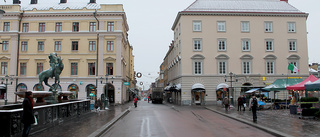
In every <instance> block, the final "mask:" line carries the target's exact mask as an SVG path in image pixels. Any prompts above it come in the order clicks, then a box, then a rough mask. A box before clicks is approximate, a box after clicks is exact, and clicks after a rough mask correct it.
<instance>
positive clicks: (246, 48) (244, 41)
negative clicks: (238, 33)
mask: <svg viewBox="0 0 320 137" xmlns="http://www.w3.org/2000/svg"><path fill="white" fill-rule="evenodd" d="M241 45H242V51H250V40H249V39H242V40H241Z"/></svg>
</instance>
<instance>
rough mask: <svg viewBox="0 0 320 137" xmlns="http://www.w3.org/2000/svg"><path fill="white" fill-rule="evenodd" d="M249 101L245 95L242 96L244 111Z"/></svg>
mask: <svg viewBox="0 0 320 137" xmlns="http://www.w3.org/2000/svg"><path fill="white" fill-rule="evenodd" d="M246 103H247V100H246V97H245V96H244V95H243V96H242V107H243V111H246V107H245V104H246Z"/></svg>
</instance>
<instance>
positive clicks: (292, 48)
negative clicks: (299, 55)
mask: <svg viewBox="0 0 320 137" xmlns="http://www.w3.org/2000/svg"><path fill="white" fill-rule="evenodd" d="M289 51H297V41H296V40H289Z"/></svg>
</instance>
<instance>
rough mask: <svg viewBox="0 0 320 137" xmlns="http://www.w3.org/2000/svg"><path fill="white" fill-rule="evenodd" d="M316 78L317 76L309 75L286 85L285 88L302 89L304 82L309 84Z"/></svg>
mask: <svg viewBox="0 0 320 137" xmlns="http://www.w3.org/2000/svg"><path fill="white" fill-rule="evenodd" d="M316 80H318V78H317V77H315V76H313V75H310V76H309V77H308V78H306V79H305V80H303V81H302V82H300V83H298V84H295V85H292V86H287V90H304V89H305V88H304V85H305V84H310V83H312V82H314V81H316Z"/></svg>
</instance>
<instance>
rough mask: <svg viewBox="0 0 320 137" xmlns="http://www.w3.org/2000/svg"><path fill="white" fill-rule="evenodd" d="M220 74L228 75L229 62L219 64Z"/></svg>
mask: <svg viewBox="0 0 320 137" xmlns="http://www.w3.org/2000/svg"><path fill="white" fill-rule="evenodd" d="M218 71H219V74H223V75H224V74H226V73H227V62H225V61H220V62H219V70H218Z"/></svg>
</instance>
